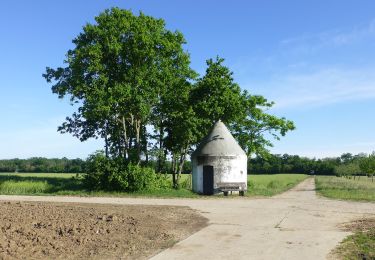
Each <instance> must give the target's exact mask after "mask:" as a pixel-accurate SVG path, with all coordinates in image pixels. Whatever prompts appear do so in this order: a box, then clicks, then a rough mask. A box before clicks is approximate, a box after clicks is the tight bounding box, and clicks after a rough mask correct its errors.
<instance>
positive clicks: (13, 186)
mask: <svg viewBox="0 0 375 260" xmlns="http://www.w3.org/2000/svg"><path fill="white" fill-rule="evenodd" d="M166 177H167V178H168V179H169V180H170V182H171V183H172V177H171V176H170V175H167V176H166ZM306 178H307V175H303V174H274V175H248V192H247V194H246V195H247V196H272V195H275V194H278V193H281V192H283V191H286V190H288V189H290V188H291V187H293V186H295V185H296V184H298V183H299V182H301V181H302V180H304V179H306ZM180 184H181V189H179V190H175V189H172V188H170V189H163V190H155V191H140V192H135V193H125V192H108V191H90V190H87V189H85V187H84V186H83V184H82V181H81V179H80V177H79V176H78V177H77V175H76V174H69V173H0V194H13V195H16V194H17V195H79V196H119V197H122V196H135V197H139V196H141V197H191V198H194V197H199V195H197V194H195V193H193V192H192V191H191V175H188V174H183V175H181V180H180ZM214 197H216V196H214Z"/></svg>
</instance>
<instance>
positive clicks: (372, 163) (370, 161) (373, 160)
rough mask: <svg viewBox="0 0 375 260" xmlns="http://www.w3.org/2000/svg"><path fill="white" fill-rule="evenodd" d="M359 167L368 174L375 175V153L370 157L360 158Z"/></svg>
mask: <svg viewBox="0 0 375 260" xmlns="http://www.w3.org/2000/svg"><path fill="white" fill-rule="evenodd" d="M359 168H360V169H361V170H362V171H363V172H364V173H366V174H367V176H372V177H373V176H374V174H375V154H374V153H373V154H371V155H369V156H368V157H363V158H361V159H360V160H359Z"/></svg>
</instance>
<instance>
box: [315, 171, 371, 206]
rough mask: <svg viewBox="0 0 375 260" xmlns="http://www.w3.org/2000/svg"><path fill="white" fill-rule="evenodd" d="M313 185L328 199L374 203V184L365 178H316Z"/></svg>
mask: <svg viewBox="0 0 375 260" xmlns="http://www.w3.org/2000/svg"><path fill="white" fill-rule="evenodd" d="M315 183H316V190H317V192H318V193H319V194H321V195H323V196H326V197H329V198H334V199H345V200H364V201H375V182H372V180H371V178H367V177H365V176H362V177H361V178H360V179H356V180H353V179H347V178H343V177H335V176H317V177H316V178H315Z"/></svg>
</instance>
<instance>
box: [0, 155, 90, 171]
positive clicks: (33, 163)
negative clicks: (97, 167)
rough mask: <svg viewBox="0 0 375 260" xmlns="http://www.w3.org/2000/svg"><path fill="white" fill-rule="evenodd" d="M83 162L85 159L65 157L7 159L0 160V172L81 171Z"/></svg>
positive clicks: (83, 168)
mask: <svg viewBox="0 0 375 260" xmlns="http://www.w3.org/2000/svg"><path fill="white" fill-rule="evenodd" d="M85 164H86V161H85V160H82V159H67V158H62V159H57V158H54V159H47V158H43V157H33V158H29V159H9V160H0V172H40V173H42V172H43V173H49V172H50V173H81V172H84V170H85Z"/></svg>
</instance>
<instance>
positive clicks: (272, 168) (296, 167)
mask: <svg viewBox="0 0 375 260" xmlns="http://www.w3.org/2000/svg"><path fill="white" fill-rule="evenodd" d="M248 171H249V173H250V174H275V173H305V174H316V175H336V176H340V177H341V176H343V177H347V178H352V177H353V178H354V179H355V177H356V176H369V177H373V176H374V174H375V153H372V154H370V155H367V154H365V153H359V154H356V155H353V154H351V153H344V154H342V155H341V156H340V157H329V158H323V159H315V158H312V159H311V158H307V157H300V156H298V155H288V154H284V155H279V154H276V155H274V154H267V155H266V156H263V157H261V156H257V157H255V158H251V159H250V160H249V162H248Z"/></svg>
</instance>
